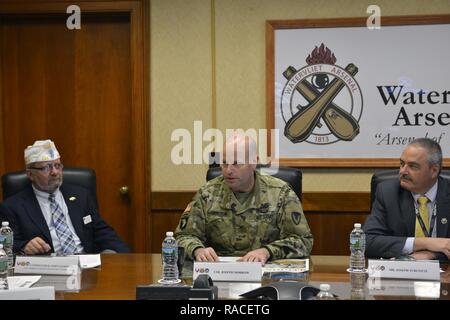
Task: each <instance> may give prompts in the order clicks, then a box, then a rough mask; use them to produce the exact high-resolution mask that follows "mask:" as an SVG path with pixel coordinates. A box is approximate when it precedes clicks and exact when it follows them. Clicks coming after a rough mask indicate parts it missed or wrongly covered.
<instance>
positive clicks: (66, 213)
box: [0, 140, 130, 255]
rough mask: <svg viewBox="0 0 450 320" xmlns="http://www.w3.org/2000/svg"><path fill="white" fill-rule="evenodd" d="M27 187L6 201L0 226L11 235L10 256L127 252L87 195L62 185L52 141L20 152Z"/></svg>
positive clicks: (79, 188)
mask: <svg viewBox="0 0 450 320" xmlns="http://www.w3.org/2000/svg"><path fill="white" fill-rule="evenodd" d="M25 164H26V172H27V176H28V178H29V179H30V181H31V186H30V187H28V188H26V189H25V190H23V191H21V192H19V193H17V194H15V195H13V196H11V197H9V198H7V199H6V200H5V201H4V203H3V204H2V206H1V207H0V216H1V218H2V220H6V221H9V223H10V225H11V228H12V229H13V231H14V251H15V252H22V253H25V254H27V255H34V254H46V253H50V252H55V253H57V254H60V255H68V254H77V253H101V252H110V253H111V252H129V251H130V250H129V248H128V246H127V245H126V244H125V243H124V242H123V241H122V240H121V239H120V238H119V237H118V235H117V234H116V232H115V231H114V230H113V229H112V228H111V227H110V226H109V225H108V224H107V223H106V222H105V221H104V220H103V219H102V218H101V216H100V214H99V213H98V210H97V207H96V205H95V203H94V200H93V199H92V197H91V195H90V194H89V192H88V190H87V189H85V188H82V187H78V186H73V185H69V184H63V164H62V163H61V159H60V155H59V153H58V150H56V147H55V144H54V143H53V141H51V140H41V141H36V142H35V143H34V144H33V145H32V146H29V147H27V148H26V149H25Z"/></svg>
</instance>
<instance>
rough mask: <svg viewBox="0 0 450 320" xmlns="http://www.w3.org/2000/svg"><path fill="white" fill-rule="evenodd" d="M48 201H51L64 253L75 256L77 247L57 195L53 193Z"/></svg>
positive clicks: (51, 208)
mask: <svg viewBox="0 0 450 320" xmlns="http://www.w3.org/2000/svg"><path fill="white" fill-rule="evenodd" d="M48 200H49V201H50V211H51V213H52V220H53V225H54V226H55V230H56V235H57V236H58V238H59V241H60V242H61V249H62V253H63V254H64V255H67V254H74V253H75V252H76V250H77V245H76V244H75V240H73V234H72V231H70V229H69V226H68V225H67V222H66V217H65V216H64V213H63V211H62V209H61V207H60V206H59V205H58V203H56V200H55V195H54V194H53V193H51V194H50V195H49V197H48ZM57 253H61V252H57Z"/></svg>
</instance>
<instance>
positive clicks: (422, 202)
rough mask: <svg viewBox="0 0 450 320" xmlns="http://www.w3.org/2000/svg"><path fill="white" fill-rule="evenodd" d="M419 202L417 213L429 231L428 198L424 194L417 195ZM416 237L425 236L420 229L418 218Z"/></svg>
mask: <svg viewBox="0 0 450 320" xmlns="http://www.w3.org/2000/svg"><path fill="white" fill-rule="evenodd" d="M417 202H419V215H420V217H421V218H422V221H423V224H424V225H425V228H426V230H427V231H428V232H429V230H430V216H429V214H428V207H427V203H428V198H427V197H425V196H422V197H419V199H417ZM416 237H425V233H424V232H423V230H422V227H421V225H420V222H419V219H418V218H416Z"/></svg>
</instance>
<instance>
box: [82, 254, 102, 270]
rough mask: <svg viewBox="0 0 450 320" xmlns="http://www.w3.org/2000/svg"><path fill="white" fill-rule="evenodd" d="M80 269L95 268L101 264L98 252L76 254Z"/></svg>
mask: <svg viewBox="0 0 450 320" xmlns="http://www.w3.org/2000/svg"><path fill="white" fill-rule="evenodd" d="M77 257H78V258H79V262H80V267H81V269H89V268H95V267H98V266H100V265H101V264H102V262H101V259H100V255H99V254H80V255H77Z"/></svg>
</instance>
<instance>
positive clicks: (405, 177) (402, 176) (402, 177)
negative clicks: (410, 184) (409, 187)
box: [400, 175, 412, 181]
mask: <svg viewBox="0 0 450 320" xmlns="http://www.w3.org/2000/svg"><path fill="white" fill-rule="evenodd" d="M400 179H403V180H408V181H412V180H411V178H410V177H409V176H407V175H401V176H400Z"/></svg>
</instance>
